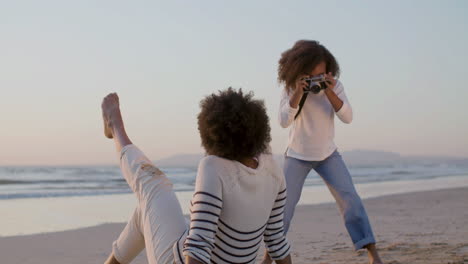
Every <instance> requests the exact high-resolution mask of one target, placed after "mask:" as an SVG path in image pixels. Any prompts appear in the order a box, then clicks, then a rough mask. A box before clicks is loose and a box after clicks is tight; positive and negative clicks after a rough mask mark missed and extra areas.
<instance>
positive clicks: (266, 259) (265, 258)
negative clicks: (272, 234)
mask: <svg viewBox="0 0 468 264" xmlns="http://www.w3.org/2000/svg"><path fill="white" fill-rule="evenodd" d="M261 263H262V264H271V263H273V260H272V259H271V258H270V255H268V251H266V250H265V253H264V255H263V259H262V262H261Z"/></svg>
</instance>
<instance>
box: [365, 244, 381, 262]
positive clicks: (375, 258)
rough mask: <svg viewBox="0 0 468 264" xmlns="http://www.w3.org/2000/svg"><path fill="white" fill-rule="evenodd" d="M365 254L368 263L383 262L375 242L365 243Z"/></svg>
mask: <svg viewBox="0 0 468 264" xmlns="http://www.w3.org/2000/svg"><path fill="white" fill-rule="evenodd" d="M367 255H368V257H369V264H383V261H382V260H381V259H380V256H379V253H378V252H377V248H376V247H375V244H369V245H367Z"/></svg>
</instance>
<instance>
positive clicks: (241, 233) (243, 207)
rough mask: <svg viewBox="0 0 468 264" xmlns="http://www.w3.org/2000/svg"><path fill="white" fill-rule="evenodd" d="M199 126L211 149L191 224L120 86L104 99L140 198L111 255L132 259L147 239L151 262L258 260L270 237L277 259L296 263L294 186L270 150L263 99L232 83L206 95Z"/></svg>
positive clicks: (108, 127) (112, 134) (110, 131)
mask: <svg viewBox="0 0 468 264" xmlns="http://www.w3.org/2000/svg"><path fill="white" fill-rule="evenodd" d="M200 107H201V112H200V113H199V115H198V129H199V131H200V136H201V141H202V145H203V147H204V148H205V150H206V153H207V155H208V156H206V157H205V158H203V159H202V160H201V162H200V164H199V168H198V173H197V177H196V183H195V193H194V195H193V198H192V201H191V206H190V225H189V226H187V225H186V223H185V220H184V217H183V215H182V210H181V207H180V204H179V202H178V200H177V198H176V196H175V193H174V191H173V189H172V183H171V182H170V181H169V179H168V178H167V177H166V176H165V175H164V173H163V172H161V171H160V170H159V169H158V168H157V167H156V166H155V165H154V164H153V163H152V162H151V161H150V160H149V159H148V158H147V157H146V156H145V155H144V154H143V152H142V151H140V150H139V149H138V148H137V147H136V146H135V145H133V144H132V142H131V141H130V139H129V137H128V136H127V134H126V132H125V127H124V124H123V121H122V116H121V112H120V107H119V98H118V96H117V94H115V93H114V94H109V95H108V96H106V97H105V98H104V100H103V103H102V111H103V118H104V124H105V135H106V136H107V137H108V138H113V139H114V142H115V144H116V148H117V151H118V152H119V153H120V154H119V156H120V167H121V170H122V173H123V176H124V178H125V180H126V181H127V183H128V185H129V186H130V188H131V189H132V191H133V192H134V193H135V195H136V197H137V200H138V205H137V208H136V209H135V212H134V213H133V216H132V218H131V219H130V221H129V222H128V223H127V225H126V227H125V229H124V230H123V231H122V233H121V234H120V236H119V238H118V239H117V241H115V242H114V243H113V250H112V254H111V255H110V256H109V258H108V260H107V261H106V263H121V264H123V263H129V262H131V261H132V260H133V259H134V258H135V257H136V256H137V255H138V254H139V253H140V252H141V251H142V250H143V248H145V247H146V253H147V258H148V262H149V263H150V264H156V263H158V264H166V263H178V264H182V263H190V264H193V263H255V259H256V256H257V251H258V249H259V246H260V242H261V240H262V239H263V240H264V242H265V244H266V247H267V249H268V254H269V255H270V256H271V258H273V259H274V260H276V262H277V263H282V264H283V263H284V264H286V263H292V262H291V257H290V254H289V252H290V246H289V243H288V241H287V240H286V238H285V236H284V235H283V208H284V205H285V201H286V186H285V181H284V176H283V173H282V171H281V170H280V168H279V167H278V166H277V165H276V164H275V162H274V161H273V159H272V156H271V154H269V153H268V144H269V142H270V140H271V139H270V126H269V122H268V116H267V114H266V110H265V107H264V104H263V102H262V101H259V100H254V99H252V94H251V93H249V94H243V93H242V90H239V91H235V90H233V89H231V88H229V89H228V90H225V91H222V92H219V94H212V95H210V96H208V97H206V98H205V99H203V100H202V101H201V103H200Z"/></svg>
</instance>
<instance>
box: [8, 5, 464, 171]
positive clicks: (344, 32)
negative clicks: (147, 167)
mask: <svg viewBox="0 0 468 264" xmlns="http://www.w3.org/2000/svg"><path fill="white" fill-rule="evenodd" d="M467 14H468V2H467V1H164V2H163V1H115V0H114V1H96V0H90V1H62V0H57V1H50V0H44V1H3V0H0V92H1V93H0V146H1V147H0V164H3V165H7V164H31V165H36V164H43V165H45V164H99V163H115V162H116V155H115V152H114V149H113V147H114V146H113V144H112V143H111V142H110V141H108V140H106V139H105V138H104V137H103V133H102V130H103V129H102V121H101V112H100V103H101V100H102V98H103V97H104V96H105V95H106V94H107V93H108V92H113V91H115V92H118V93H119V95H120V97H121V107H122V110H123V115H124V119H125V121H126V125H127V127H128V128H127V131H128V132H129V134H130V136H131V138H132V139H133V141H134V142H135V143H136V144H137V145H139V146H140V147H141V148H142V149H143V150H144V151H145V152H147V154H148V155H149V156H150V157H151V158H152V159H155V160H156V159H159V158H163V157H166V156H169V155H173V154H178V153H201V152H202V149H201V147H200V140H199V135H198V130H197V126H196V115H197V113H198V111H199V106H198V103H199V101H200V99H202V98H203V97H204V96H205V95H208V94H210V93H211V92H214V91H216V90H219V89H224V88H226V87H228V86H233V87H236V88H239V87H242V88H243V89H244V90H252V91H254V92H255V95H256V97H257V98H262V99H264V100H265V103H266V106H267V108H268V113H269V115H270V119H271V126H272V137H273V142H272V147H273V150H274V152H276V153H281V152H282V151H284V148H285V145H286V139H287V130H286V129H282V128H281V127H280V126H279V125H278V122H277V113H278V104H279V97H280V91H281V87H280V86H279V85H278V83H277V81H276V77H277V75H276V70H277V61H278V59H279V57H280V54H281V52H283V51H284V50H286V49H288V48H290V47H291V46H292V45H293V43H294V42H295V41H297V40H299V39H316V40H319V41H320V42H321V43H322V44H324V45H325V46H326V47H328V48H329V50H330V51H331V52H332V53H333V54H334V55H335V57H336V58H337V59H338V62H339V63H340V66H341V69H342V75H341V77H340V79H341V81H342V82H343V84H344V87H345V91H346V92H347V95H348V98H349V99H350V102H351V104H352V106H353V109H354V121H353V123H352V124H351V125H344V124H338V123H339V120H337V121H336V123H337V124H338V125H337V127H336V142H337V144H338V146H339V149H340V150H352V149H372V150H384V151H394V152H398V153H401V154H403V155H450V156H460V157H468V114H467V106H466V102H467V99H468V89H467V88H468V87H467V85H466V83H467V81H466V78H467V77H468V67H467V66H466V62H467V61H468V52H467V50H466V49H467V47H468V29H467V28H468V15H467Z"/></svg>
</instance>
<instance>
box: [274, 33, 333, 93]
mask: <svg viewBox="0 0 468 264" xmlns="http://www.w3.org/2000/svg"><path fill="white" fill-rule="evenodd" d="M322 61H323V62H325V64H326V72H327V73H328V72H331V73H332V75H333V76H334V77H338V76H339V75H340V66H339V65H338V62H337V61H336V59H335V57H334V56H333V55H332V54H331V52H330V51H328V49H327V48H325V46H323V45H322V44H320V43H319V42H318V41H315V40H299V41H297V42H296V43H295V44H294V46H293V47H292V48H290V49H288V50H286V51H285V52H283V53H282V54H281V58H280V60H279V62H278V81H279V82H280V83H284V84H285V87H287V88H290V87H293V85H294V83H295V81H296V79H297V78H298V77H299V75H301V74H309V72H311V71H312V70H313V69H314V68H315V67H316V66H317V65H318V64H320V63H321V62H322Z"/></svg>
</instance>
